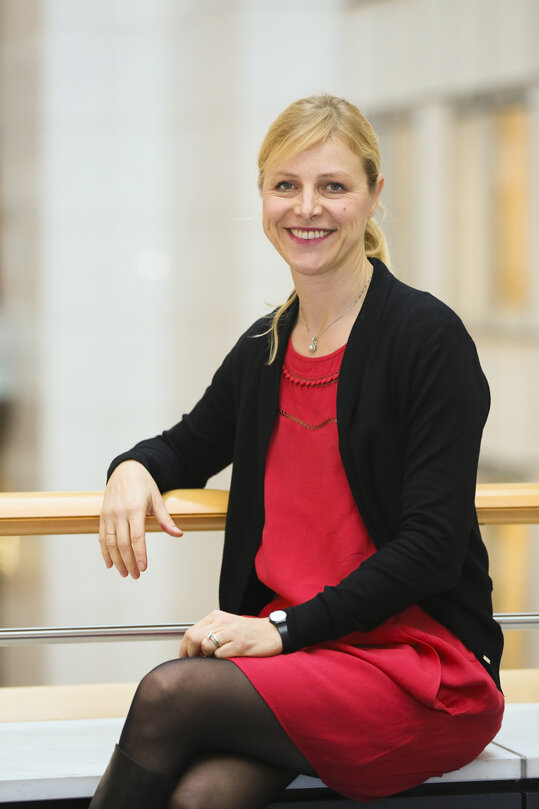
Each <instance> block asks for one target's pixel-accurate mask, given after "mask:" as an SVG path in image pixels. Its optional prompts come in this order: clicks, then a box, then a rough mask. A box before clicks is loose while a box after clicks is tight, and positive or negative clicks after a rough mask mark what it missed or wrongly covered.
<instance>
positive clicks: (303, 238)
mask: <svg viewBox="0 0 539 809" xmlns="http://www.w3.org/2000/svg"><path fill="white" fill-rule="evenodd" d="M287 230H288V232H289V233H290V236H291V237H292V238H293V239H294V241H297V242H312V241H321V240H322V239H325V238H326V237H327V236H329V235H330V234H331V233H333V231H332V230H314V229H313V230H301V229H300V228H287Z"/></svg>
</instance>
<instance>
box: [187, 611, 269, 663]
mask: <svg viewBox="0 0 539 809" xmlns="http://www.w3.org/2000/svg"><path fill="white" fill-rule="evenodd" d="M212 636H213V638H214V640H212ZM282 650H283V644H282V641H281V636H280V634H279V630H278V629H277V627H275V626H274V625H273V624H272V623H270V621H269V620H268V619H267V618H251V617H246V616H242V615H233V614H231V613H229V612H222V611H221V610H213V612H210V614H209V615H207V616H206V617H205V618H202V620H200V621H197V623H196V624H195V625H194V626H192V627H191V629H188V630H187V632H186V633H185V635H184V636H183V640H182V644H181V646H180V653H179V656H180V657H200V656H202V657H223V658H225V657H271V656H272V655H277V654H280V652H282Z"/></svg>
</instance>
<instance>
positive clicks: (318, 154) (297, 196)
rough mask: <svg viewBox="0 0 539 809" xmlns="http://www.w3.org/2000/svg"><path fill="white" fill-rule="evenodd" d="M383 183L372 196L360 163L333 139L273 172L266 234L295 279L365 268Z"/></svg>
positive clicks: (265, 207)
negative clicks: (371, 221)
mask: <svg viewBox="0 0 539 809" xmlns="http://www.w3.org/2000/svg"><path fill="white" fill-rule="evenodd" d="M383 183H384V179H383V177H382V175H379V176H378V180H377V184H376V188H375V190H374V192H371V191H370V190H369V186H368V183H367V175H366V174H365V170H364V168H363V165H362V163H361V160H360V158H359V157H357V155H355V154H354V153H353V152H352V151H351V150H350V149H349V148H348V146H347V145H346V144H345V143H343V141H341V140H339V139H330V140H327V141H325V142H324V143H321V144H320V145H319V146H315V147H313V148H312V149H308V150H306V151H304V152H300V153H299V154H297V155H295V156H294V157H291V158H290V159H289V160H287V161H285V162H284V163H283V164H281V165H279V166H276V167H275V169H272V172H271V174H269V175H268V176H266V178H265V181H264V185H263V187H262V221H263V225H264V232H265V234H266V236H267V237H268V239H269V240H270V242H271V243H272V244H273V246H274V247H275V249H276V250H278V252H279V253H280V254H281V256H282V257H283V258H284V260H285V261H286V262H287V263H288V265H289V266H290V269H291V270H292V271H293V272H295V273H300V274H302V275H306V276H320V275H322V274H324V273H327V272H335V271H337V270H340V269H341V268H343V267H345V268H347V269H349V270H354V269H355V268H357V267H361V266H362V263H363V261H364V257H365V248H364V244H363V239H364V233H365V227H366V225H367V220H368V219H369V217H371V216H373V215H374V212H375V210H376V206H377V205H378V199H379V197H380V193H381V191H382V186H383Z"/></svg>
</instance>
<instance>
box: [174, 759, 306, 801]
mask: <svg viewBox="0 0 539 809" xmlns="http://www.w3.org/2000/svg"><path fill="white" fill-rule="evenodd" d="M295 775H296V773H292V772H289V771H287V770H281V769H278V768H277V767H272V766H271V765H270V764H264V763H263V762H262V761H256V760H255V759H252V758H241V757H239V756H232V755H230V754H217V753H216V754H214V755H211V754H210V755H208V756H203V757H200V758H198V759H196V761H194V762H193V764H192V765H191V766H190V767H189V769H188V770H187V772H186V773H185V775H183V776H182V778H181V779H180V781H179V783H178V785H177V787H176V789H175V790H174V792H173V793H172V796H171V798H170V801H169V803H168V804H167V809H263V808H264V807H266V806H267V805H268V804H269V803H271V801H272V800H274V799H275V797H276V796H277V795H279V793H280V792H281V790H283V789H284V788H285V787H286V786H287V785H288V784H289V783H290V782H291V781H292V780H293V779H294V778H295Z"/></svg>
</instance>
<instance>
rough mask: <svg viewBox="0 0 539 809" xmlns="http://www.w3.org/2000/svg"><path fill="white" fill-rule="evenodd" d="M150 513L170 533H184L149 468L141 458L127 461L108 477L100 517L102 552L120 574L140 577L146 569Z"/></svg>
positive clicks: (178, 534) (110, 565) (177, 534)
mask: <svg viewBox="0 0 539 809" xmlns="http://www.w3.org/2000/svg"><path fill="white" fill-rule="evenodd" d="M151 514H153V516H154V517H155V518H156V520H157V522H158V523H159V525H160V526H161V528H162V529H163V531H166V532H167V534H170V535H171V536H173V537H181V536H182V534H183V532H182V531H181V529H180V528H178V526H177V525H176V524H175V523H174V521H173V519H172V517H171V516H170V514H169V513H168V511H167V508H166V506H165V503H164V500H163V498H162V497H161V493H160V492H159V489H158V488H157V484H156V482H155V480H154V479H153V478H152V476H151V475H150V473H149V472H148V470H147V469H146V468H145V467H144V466H142V464H140V463H139V462H138V461H124V462H123V463H121V464H119V465H118V466H117V467H116V469H115V470H114V472H113V473H112V475H111V476H110V478H109V482H108V484H107V488H106V489H105V494H104V496H103V506H102V508H101V519H100V521H99V544H100V546H101V554H102V556H103V559H104V561H105V564H106V566H107V567H108V568H110V567H112V566H113V565H114V567H115V568H116V570H117V571H118V573H119V574H120V576H123V577H125V576H127V575H128V574H130V575H131V576H132V578H133V579H138V578H139V576H140V574H141V572H142V571H143V570H146V567H147V564H148V561H147V555H146V536H145V525H146V516H147V515H151Z"/></svg>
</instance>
